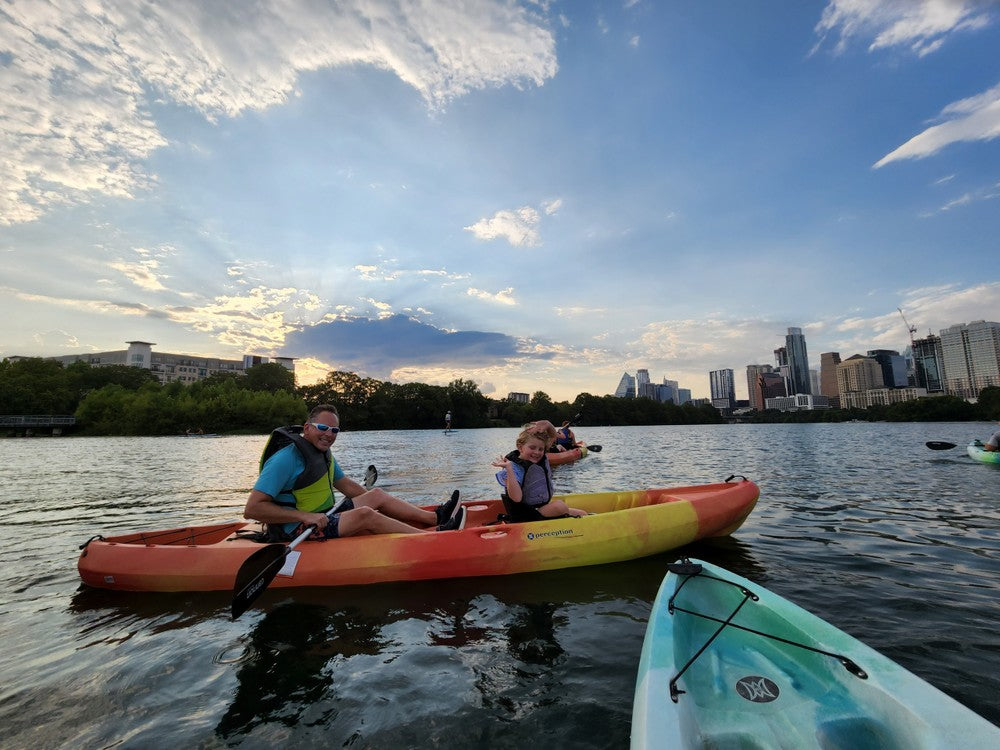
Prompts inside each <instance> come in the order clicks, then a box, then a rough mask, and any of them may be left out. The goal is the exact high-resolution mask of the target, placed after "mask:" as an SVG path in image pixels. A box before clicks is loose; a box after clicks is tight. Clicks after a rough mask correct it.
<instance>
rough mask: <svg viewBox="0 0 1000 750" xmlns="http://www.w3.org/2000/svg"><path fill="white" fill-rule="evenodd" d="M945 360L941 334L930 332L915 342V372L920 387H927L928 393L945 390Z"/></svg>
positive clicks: (915, 378)
mask: <svg viewBox="0 0 1000 750" xmlns="http://www.w3.org/2000/svg"><path fill="white" fill-rule="evenodd" d="M943 361H944V354H943V352H942V351H941V337H940V336H935V335H934V334H928V335H927V338H925V339H916V340H915V341H914V342H913V374H914V380H915V382H916V385H917V387H918V388H926V389H927V392H928V393H942V392H944V372H943V370H942V367H941V363H942V362H943Z"/></svg>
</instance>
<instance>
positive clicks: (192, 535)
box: [80, 521, 246, 549]
mask: <svg viewBox="0 0 1000 750" xmlns="http://www.w3.org/2000/svg"><path fill="white" fill-rule="evenodd" d="M228 525H229V526H230V528H232V529H238V528H240V527H242V526H245V525H246V522H245V521H233V522H232V523H230V524H228ZM219 529H220V527H210V528H208V529H206V530H204V531H199V532H197V533H196V532H194V531H192V527H190V526H187V527H184V528H180V529H167V530H166V531H160V532H157V533H154V534H150V533H149V532H146V531H140V532H139V533H137V534H136V535H135V539H132V540H129V541H128V542H127V544H144V545H146V546H147V547H149V546H151V544H150V542H152V541H153V540H154V539H159V538H160V537H164V536H169V537H174V538H173V539H171V540H170V541H167V542H160V544H163V545H169V544H183V545H185V546H189V545H191V544H194V540H195V539H197V538H198V537H201V536H206V535H208V534H218V533H219ZM95 540H99V541H104V537H103V536H102V535H101V534H96V535H95V536H92V537H90V539H88V540H87V541H85V542H84V543H83V544H81V545H80V549H86V548H87V546H88V545H89V544H90V543H91V542H93V541H95ZM117 541H118V542H119V543H120V544H124V543H126V542H123V541H122V540H121V539H119V540H117Z"/></svg>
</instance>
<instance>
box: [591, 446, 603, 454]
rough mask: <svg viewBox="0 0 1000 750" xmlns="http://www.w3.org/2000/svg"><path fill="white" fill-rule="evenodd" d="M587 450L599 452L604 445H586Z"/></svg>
mask: <svg viewBox="0 0 1000 750" xmlns="http://www.w3.org/2000/svg"><path fill="white" fill-rule="evenodd" d="M587 450H588V451H590V452H591V453H600V452H601V451H602V450H604V446H603V445H588V446H587Z"/></svg>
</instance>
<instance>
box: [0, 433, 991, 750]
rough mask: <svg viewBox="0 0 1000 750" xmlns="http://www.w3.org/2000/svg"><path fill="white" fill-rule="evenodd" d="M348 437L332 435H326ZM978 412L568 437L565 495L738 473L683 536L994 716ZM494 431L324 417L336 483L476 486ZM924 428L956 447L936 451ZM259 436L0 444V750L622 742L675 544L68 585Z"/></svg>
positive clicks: (479, 487) (485, 488)
mask: <svg viewBox="0 0 1000 750" xmlns="http://www.w3.org/2000/svg"><path fill="white" fill-rule="evenodd" d="M346 427H348V428H349V425H346ZM990 431H991V425H990V424H988V423H972V424H970V423H963V424H859V423H852V424H839V425H821V424H818V425H710V426H678V427H633V428H596V427H595V428H587V427H581V428H578V429H577V434H578V436H579V437H580V439H583V440H587V441H588V442H590V443H599V444H601V445H603V451H602V452H601V453H597V454H591V455H590V456H588V457H587V458H586V459H584V460H583V461H580V462H578V463H576V464H573V465H570V466H565V467H560V468H558V469H556V483H557V487H558V489H559V490H560V491H564V492H592V491H601V490H613V489H634V488H645V487H664V486H671V485H687V484H703V483H707V482H715V481H721V480H723V479H725V478H726V477H728V476H729V475H730V474H742V475H745V476H747V477H748V478H750V479H753V480H754V481H756V482H757V483H758V484H759V485H760V487H761V499H760V502H759V503H758V505H757V508H756V509H755V510H754V512H753V513H752V514H751V516H750V518H749V519H748V521H747V523H746V524H745V525H744V526H743V528H742V529H740V530H739V531H738V532H737V533H736V534H735V535H734V536H732V537H730V538H727V539H724V540H715V541H712V542H706V543H701V544H698V545H694V546H692V547H688V548H685V549H684V550H683V552H684V553H686V554H689V555H691V556H694V557H701V558H703V559H706V560H709V561H712V562H715V563H717V564H720V565H723V566H725V567H728V568H730V569H731V570H733V571H735V572H737V573H739V574H741V575H744V576H746V577H748V578H750V579H752V580H754V581H757V582H759V583H762V584H764V585H766V586H767V587H768V588H770V589H772V590H774V591H776V592H777V593H779V594H781V595H783V596H786V597H788V598H790V599H792V600H793V601H795V602H796V603H798V604H800V605H801V606H803V607H805V608H806V609H809V610H811V611H812V612H814V613H816V614H818V615H819V616H821V617H823V618H825V619H827V620H829V621H830V622H832V623H833V624H835V625H837V626H838V627H840V628H842V629H844V630H846V631H848V632H849V633H851V634H853V635H855V636H857V637H859V638H860V639H861V640H863V641H865V642H866V643H867V644H868V645H870V646H872V647H874V648H876V649H878V650H880V651H882V652H883V653H885V654H886V655H888V656H889V657H890V658H893V659H895V660H896V661H899V662H900V663H902V664H903V665H904V666H906V667H907V668H908V669H910V670H912V671H913V672H916V673H917V674H918V675H920V676H921V677H923V678H924V679H926V680H928V681H929V682H931V683H932V684H934V685H935V686H937V687H938V688H940V689H942V690H944V691H945V692H947V693H949V694H950V695H952V696H954V697H955V698H957V699H958V700H960V701H961V702H963V703H964V704H966V705H968V706H969V707H971V708H972V709H974V710H975V711H977V712H979V713H980V714H982V715H983V716H985V717H986V718H988V719H990V720H991V721H993V722H994V723H998V724H1000V628H998V623H1000V467H998V466H991V465H986V464H980V463H976V462H974V461H972V460H971V459H969V458H968V457H967V456H966V455H965V450H964V447H962V446H963V445H964V444H965V443H966V442H967V441H968V440H970V439H971V438H974V437H979V438H981V439H984V438H985V437H986V436H987V435H988V434H989V433H990ZM516 432H517V431H516V430H514V429H490V430H459V431H458V432H455V433H453V434H449V435H445V434H443V433H442V432H439V431H425V432H417V431H405V432H404V431H398V432H391V431H390V432H357V433H352V432H349V431H348V432H344V433H342V434H341V436H340V438H339V439H338V441H337V445H336V448H335V451H336V454H337V456H338V460H339V461H340V463H341V465H342V466H343V467H344V469H345V470H346V471H347V473H348V474H349V475H351V476H353V477H354V478H356V479H358V480H359V481H360V479H361V477H362V475H363V473H364V469H365V467H366V466H367V465H368V464H370V463H374V464H375V465H376V466H377V467H378V469H379V475H380V476H379V485H380V486H382V487H385V488H386V489H388V490H389V491H391V492H393V493H395V494H397V495H399V496H400V497H403V498H405V499H408V500H412V501H414V502H417V503H430V502H439V501H442V500H444V499H445V498H447V497H448V495H449V494H450V492H451V490H452V489H453V488H456V487H457V488H460V489H461V490H462V496H463V498H465V499H474V498H485V497H496V496H497V494H498V490H499V486H498V485H497V484H496V482H495V480H494V479H493V471H495V470H494V469H493V468H492V467H490V465H489V463H490V461H491V460H492V459H493V458H494V457H496V456H499V455H500V454H501V453H505V452H507V451H508V450H510V449H511V448H512V447H513V443H514V437H515V435H516ZM927 440H947V441H950V442H954V443H958V444H959V447H958V448H955V449H953V450H951V451H941V452H934V451H930V450H928V449H927V448H925V447H924V442H925V441H927ZM263 443H264V437H262V436H261V437H224V438H218V439H211V438H202V439H191V438H184V437H176V438H32V439H11V440H3V441H0V481H2V486H3V488H4V490H5V492H4V494H5V502H4V503H3V504H2V505H0V521H2V523H3V529H4V539H3V543H2V546H0V562H2V565H0V636H2V644H3V649H2V650H0V725H2V726H3V728H4V729H3V735H2V739H0V744H2V745H3V746H4V747H16V748H29V747H33V748H61V747H65V748H80V747H85V748H107V747H115V748H159V747H163V748H172V749H174V750H176V748H224V747H241V748H258V747H260V748H270V747H295V748H298V747H304V748H310V747H317V748H319V747H322V748H330V747H350V748H425V747H436V748H517V749H518V750H522V749H523V748H524V747H525V746H530V745H537V746H539V747H543V746H544V747H553V748H621V747H627V746H628V740H629V725H630V719H631V706H632V692H633V688H634V680H635V672H636V667H637V665H638V660H639V653H640V650H641V648H642V638H643V634H644V631H645V626H646V619H647V617H648V614H649V610H650V606H651V603H652V600H653V598H654V596H655V594H656V591H657V588H658V587H659V584H660V581H661V580H662V578H663V575H664V574H665V572H666V565H667V563H668V562H671V561H672V560H674V559H676V558H677V557H679V556H680V553H679V552H678V553H668V554H666V555H661V556H658V557H652V558H647V559H644V560H637V561H633V562H626V563H619V564H615V565H606V566H599V567H592V568H578V569H573V570H564V571H554V572H548V573H537V574H526V575H518V576H507V577H497V578H485V579H484V578H480V579H471V578H466V579H456V580H447V581H432V582H418V583H401V584H385V585H379V586H369V587H351V588H331V589H299V590H288V589H283V590H269V591H267V592H265V593H264V595H263V596H262V597H261V599H260V600H259V601H258V604H257V606H255V608H253V609H251V610H250V611H249V612H247V613H246V614H245V615H243V617H241V618H240V619H239V620H238V621H237V622H231V621H230V618H229V604H230V601H231V595H230V594H229V593H228V592H218V593H201V594H168V595H165V594H123V593H116V592H106V591H99V590H94V589H87V588H84V587H83V586H82V585H81V584H80V582H79V577H78V575H77V571H76V560H77V556H78V555H79V545H80V544H82V543H83V542H85V541H86V540H87V539H88V538H90V537H91V536H93V535H95V534H104V535H110V534H115V533H121V532H125V531H137V530H154V529H158V528H170V527H172V526H180V525H187V524H191V523H198V522H213V521H224V520H232V519H234V518H237V517H239V515H240V513H241V510H242V507H243V503H244V501H245V499H246V496H247V493H248V492H249V490H250V487H251V485H252V483H253V481H254V476H255V467H256V462H257V458H258V456H259V452H260V450H261V448H262V447H263Z"/></svg>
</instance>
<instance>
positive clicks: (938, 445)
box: [926, 440, 955, 451]
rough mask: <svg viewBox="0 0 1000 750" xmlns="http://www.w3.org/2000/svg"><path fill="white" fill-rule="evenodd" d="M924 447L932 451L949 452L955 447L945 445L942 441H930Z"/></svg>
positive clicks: (949, 444) (953, 445) (952, 444)
mask: <svg viewBox="0 0 1000 750" xmlns="http://www.w3.org/2000/svg"><path fill="white" fill-rule="evenodd" d="M926 445H927V447H928V448H930V449H931V450H932V451H950V450H951V449H952V448H954V447H955V444H954V443H946V442H944V441H943V440H931V441H930V442H928V443H926Z"/></svg>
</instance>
